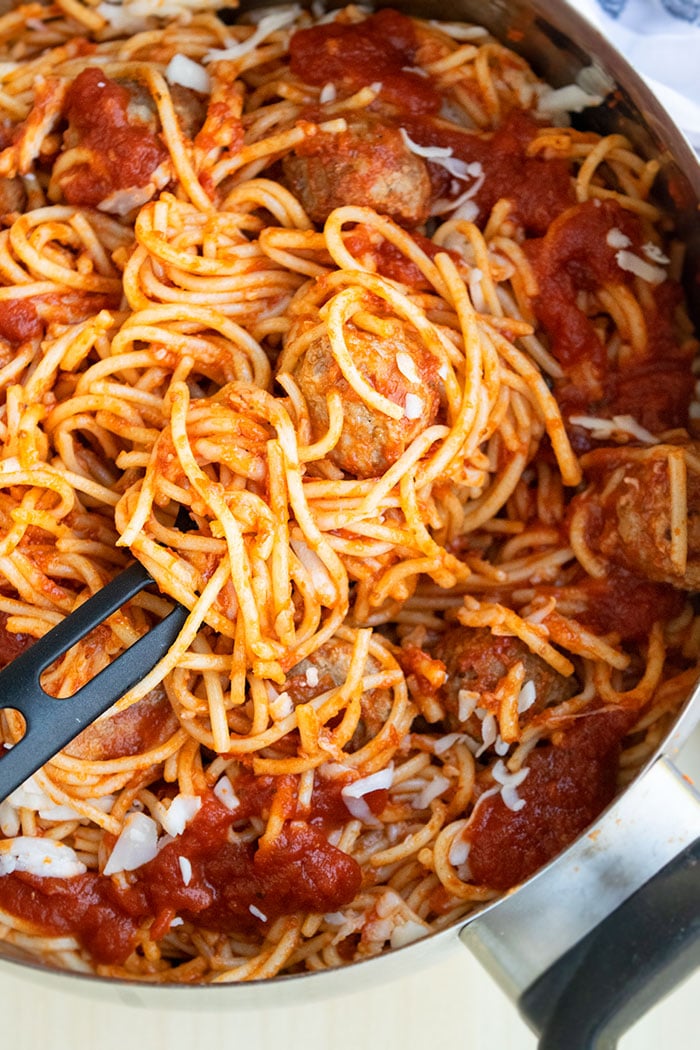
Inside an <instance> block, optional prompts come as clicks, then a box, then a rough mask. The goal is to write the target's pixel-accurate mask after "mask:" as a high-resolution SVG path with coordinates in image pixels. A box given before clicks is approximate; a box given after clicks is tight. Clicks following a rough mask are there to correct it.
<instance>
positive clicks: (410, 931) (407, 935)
mask: <svg viewBox="0 0 700 1050" xmlns="http://www.w3.org/2000/svg"><path fill="white" fill-rule="evenodd" d="M426 933H430V927H429V926H427V925H423V924H422V923H420V922H416V921H415V919H406V921H405V922H402V923H401V924H400V925H399V926H394V928H393V929H392V931H391V936H390V938H389V943H390V944H391V947H392V948H403V947H404V945H406V944H413V942H414V941H418V940H420V938H421V937H425V935H426Z"/></svg>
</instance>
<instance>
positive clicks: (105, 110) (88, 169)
mask: <svg viewBox="0 0 700 1050" xmlns="http://www.w3.org/2000/svg"><path fill="white" fill-rule="evenodd" d="M130 101H131V95H130V94H129V92H128V90H127V89H126V88H125V87H123V86H122V85H121V84H118V83H117V82H116V81H114V80H110V78H109V77H107V76H105V74H104V73H103V71H102V70H101V69H99V68H97V67H95V68H89V69H85V70H83V72H82V73H79V74H78V76H77V77H76V78H75V80H74V81H73V83H72V84H71V86H70V88H69V89H68V92H67V95H66V101H65V104H64V115H65V116H66V118H67V119H68V121H69V122H70V126H71V130H72V131H73V132H74V134H75V136H77V139H78V143H77V144H78V145H79V146H80V147H81V148H83V149H88V150H91V151H92V153H93V161H92V163H91V164H89V165H88V164H80V165H77V166H76V168H75V169H74V170H73V171H72V172H71V175H70V177H69V178H67V179H66V181H65V184H64V185H63V187H62V189H63V195H64V196H65V198H66V200H67V201H68V203H69V204H85V205H89V206H92V207H95V206H97V205H98V204H99V203H100V202H101V201H103V200H105V198H107V197H109V196H110V195H111V194H112V193H114V192H115V191H117V190H120V189H129V188H131V187H136V186H145V185H147V184H148V182H149V181H150V178H151V175H152V174H153V172H154V171H155V169H156V168H157V167H158V166H159V165H160V164H162V162H163V161H164V160H165V159H166V158H167V155H168V154H167V151H166V149H165V147H164V146H163V144H162V142H161V141H160V139H159V138H158V137H157V136H156V135H155V134H154V133H153V132H152V131H151V130H150V129H149V128H148V127H147V126H146V125H145V124H143V123H141V122H139V121H137V120H132V119H131V117H130V114H129V111H128V107H129V102H130Z"/></svg>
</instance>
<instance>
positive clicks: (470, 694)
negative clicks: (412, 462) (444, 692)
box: [457, 689, 481, 722]
mask: <svg viewBox="0 0 700 1050" xmlns="http://www.w3.org/2000/svg"><path fill="white" fill-rule="evenodd" d="M480 699H481V698H480V696H479V694H478V693H475V692H474V690H473V689H460V690H459V692H458V693H457V718H458V719H459V720H460V722H466V721H467V719H469V718H471V716H472V715H473V714H474V712H475V710H476V705H477V704H478V703H479V700H480Z"/></svg>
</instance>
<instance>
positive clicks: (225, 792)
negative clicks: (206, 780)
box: [214, 773, 241, 810]
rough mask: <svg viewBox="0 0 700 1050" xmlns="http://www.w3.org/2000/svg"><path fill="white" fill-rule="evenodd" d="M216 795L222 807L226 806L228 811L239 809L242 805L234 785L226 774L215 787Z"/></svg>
mask: <svg viewBox="0 0 700 1050" xmlns="http://www.w3.org/2000/svg"><path fill="white" fill-rule="evenodd" d="M214 794H215V796H216V797H217V798H218V800H219V802H220V803H221V805H222V806H226V809H230V810H234V809H238V807H239V806H240V804H241V802H240V799H239V798H238V795H237V794H236V792H235V791H234V788H233V784H232V783H231V781H230V779H229V778H228V777H227V776H226V774H225V773H224V775H223V776H222V777H219V779H218V780H217V782H216V784H215V785H214Z"/></svg>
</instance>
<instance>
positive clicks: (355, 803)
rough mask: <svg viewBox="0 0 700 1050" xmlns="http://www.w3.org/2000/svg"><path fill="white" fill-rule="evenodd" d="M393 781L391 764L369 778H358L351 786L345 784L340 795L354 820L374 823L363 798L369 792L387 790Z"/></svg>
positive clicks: (374, 820)
mask: <svg viewBox="0 0 700 1050" xmlns="http://www.w3.org/2000/svg"><path fill="white" fill-rule="evenodd" d="M393 779H394V763H393V762H391V763H389V765H388V766H387V767H386V768H385V769H379V770H377V772H376V773H370V775H369V776H366V777H360V779H359V780H355V781H353V783H352V784H346V785H345V786H344V787H343V788H342V789H341V792H340V795H341V797H342V799H343V802H344V803H345V805H346V807H347V808H348V810H349V811H350V813H351V814H352V815H353V817H355V819H356V820H363V821H366V822H368V823H376V819H375V817H374V814H373V813H372V810H371V809H370V808H369V806H368V805H367V803H366V802H365V800H364V796H365V795H368V794H369V793H370V792H371V791H381V790H388V789H389V788H390V787H391V785H392V781H393Z"/></svg>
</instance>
